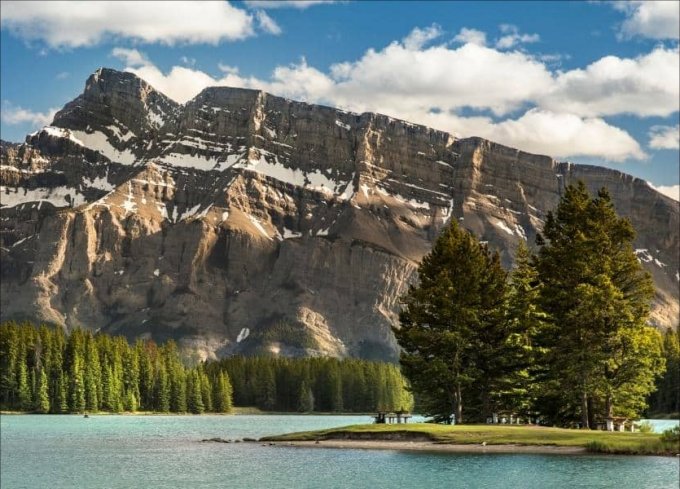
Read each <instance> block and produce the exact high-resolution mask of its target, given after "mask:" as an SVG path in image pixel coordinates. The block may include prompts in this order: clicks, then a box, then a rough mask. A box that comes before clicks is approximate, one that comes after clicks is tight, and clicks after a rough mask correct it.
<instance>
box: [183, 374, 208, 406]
mask: <svg viewBox="0 0 680 489" xmlns="http://www.w3.org/2000/svg"><path fill="white" fill-rule="evenodd" d="M187 407H188V408H189V412H191V413H194V414H201V413H203V412H204V411H205V405H204V404H203V392H202V389H201V377H200V375H199V373H198V371H196V370H192V371H191V372H190V373H189V374H188V375H187Z"/></svg>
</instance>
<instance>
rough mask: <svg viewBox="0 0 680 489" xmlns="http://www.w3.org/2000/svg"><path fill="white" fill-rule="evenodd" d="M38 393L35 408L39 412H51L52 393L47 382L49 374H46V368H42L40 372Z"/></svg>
mask: <svg viewBox="0 0 680 489" xmlns="http://www.w3.org/2000/svg"><path fill="white" fill-rule="evenodd" d="M36 390H37V393H36V400H35V401H36V402H35V410H36V411H37V412H39V413H43V414H44V413H49V412H50V394H49V386H48V384H47V374H45V369H44V368H41V369H40V373H39V374H38V387H37V389H36Z"/></svg>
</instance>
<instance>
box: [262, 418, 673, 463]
mask: <svg viewBox="0 0 680 489" xmlns="http://www.w3.org/2000/svg"><path fill="white" fill-rule="evenodd" d="M260 441H261V442H269V443H272V444H281V445H288V446H290V445H293V446H303V447H325V448H363V449H388V450H390V449H391V450H418V451H439V452H464V453H546V454H549V453H554V454H584V453H607V454H621V455H667V456H675V455H677V454H678V451H679V447H678V441H677V439H676V438H674V437H673V435H671V434H666V433H664V434H663V435H659V434H658V433H629V432H609V431H594V430H573V429H565V428H552V427H545V426H536V425H520V426H517V425H455V426H452V425H441V424H432V423H415V424H409V425H405V424H364V425H352V426H345V427H340V428H333V429H328V430H318V431H303V432H299V433H288V434H284V435H278V436H268V437H264V438H261V439H260Z"/></svg>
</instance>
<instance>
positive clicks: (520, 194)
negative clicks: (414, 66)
mask: <svg viewBox="0 0 680 489" xmlns="http://www.w3.org/2000/svg"><path fill="white" fill-rule="evenodd" d="M0 149H1V151H0V164H1V165H2V166H0V185H1V187H0V203H1V205H2V207H1V208H0V230H1V231H2V232H1V233H0V245H1V259H2V272H1V273H2V276H1V278H2V282H1V285H0V287H1V288H0V292H1V303H0V305H1V314H2V319H8V318H31V319H37V320H43V321H49V322H52V323H57V324H61V325H65V326H66V327H68V328H75V327H83V328H88V329H92V330H96V329H101V330H103V331H107V332H111V333H121V334H124V335H126V336H128V337H130V338H134V337H145V338H153V339H155V340H157V341H163V340H165V339H168V338H173V339H176V340H179V341H180V343H181V344H183V345H184V346H185V347H187V348H188V349H189V350H191V351H193V352H195V353H196V354H197V355H198V356H199V357H201V358H205V357H213V356H222V355H229V354H234V353H245V354H255V353H258V352H265V351H266V352H269V353H275V354H280V355H335V356H359V357H363V358H379V359H392V360H394V359H396V357H397V344H396V342H395V340H394V336H393V334H392V332H391V328H392V327H393V326H397V325H398V320H397V315H398V311H399V307H400V304H399V297H400V296H401V295H402V294H404V292H405V291H406V290H407V287H408V285H409V284H410V283H412V282H414V281H415V280H416V279H417V274H416V267H417V263H418V261H419V260H420V259H421V258H422V256H423V255H424V254H425V253H427V251H428V250H429V249H430V247H431V245H432V242H433V240H434V239H435V238H436V236H437V235H438V233H439V231H440V230H441V229H442V227H443V226H445V225H446V224H447V223H448V222H449V221H450V220H451V219H455V220H457V221H458V222H459V223H460V224H461V225H462V226H464V227H466V228H468V229H470V230H471V231H473V232H474V233H475V234H476V235H477V236H478V237H479V239H481V240H482V241H487V242H488V243H489V246H491V247H492V248H493V249H497V250H499V252H500V253H501V256H502V259H503V263H504V265H506V266H511V264H512V256H513V253H514V249H515V247H516V246H517V244H518V242H519V241H520V240H525V239H526V240H528V242H529V243H530V244H533V243H534V239H535V237H536V234H537V232H539V230H540V229H541V227H542V225H543V220H544V219H545V214H546V212H547V211H549V210H551V209H553V208H554V207H555V206H556V205H557V203H558V201H559V198H560V195H561V194H562V192H563V190H564V188H565V185H566V184H568V183H571V182H575V181H576V180H577V179H582V180H584V181H585V182H586V183H587V185H588V186H589V187H590V188H591V190H595V189H597V188H599V187H602V186H606V187H608V188H609V190H610V192H611V193H612V195H613V198H614V201H615V203H616V206H617V209H618V211H619V212H620V213H621V214H623V215H625V216H627V217H629V218H630V219H631V221H632V222H633V225H634V226H635V228H636V229H637V230H638V237H637V243H636V248H637V249H638V257H639V259H640V261H641V262H642V263H643V264H644V266H645V268H647V269H648V270H649V271H650V272H651V273H652V275H653V277H654V280H655V283H656V285H657V296H656V300H655V303H654V312H653V316H652V319H653V321H654V323H655V324H656V325H658V326H660V327H668V326H674V325H675V324H676V323H677V317H678V297H677V291H678V275H677V273H678V253H677V250H678V248H679V246H680V243H679V242H678V203H677V202H675V201H673V200H671V199H669V198H668V197H665V196H663V195H661V194H660V193H658V192H656V191H655V190H654V189H653V188H651V187H650V186H649V185H648V184H647V183H646V182H644V181H642V180H639V179H636V178H633V177H631V176H629V175H625V174H623V173H620V172H616V171H612V170H607V169H604V168H600V167H592V166H580V165H573V164H570V163H561V162H557V161H555V160H553V159H551V158H549V157H547V156H539V155H532V154H528V153H523V152H521V151H519V150H516V149H512V148H508V147H505V146H501V145H498V144H495V143H492V142H490V141H486V140H483V139H479V138H470V139H459V140H457V139H455V138H454V137H453V136H451V135H450V134H448V133H444V132H441V131H436V130H433V129H429V128H427V127H424V126H419V125H414V124H410V123H408V122H404V121H400V120H396V119H392V118H390V117H387V116H383V115H378V114H354V113H348V112H344V111H340V110H336V109H333V108H329V107H322V106H317V105H309V104H305V103H300V102H294V101H291V100H287V99H284V98H280V97H275V96H272V95H269V94H266V93H263V92H260V91H255V90H245V89H234V88H209V89H206V90H204V91H203V92H201V93H200V94H199V95H198V96H197V97H196V98H194V99H193V100H191V101H190V102H188V103H186V104H185V105H179V104H176V103H175V102H173V101H171V100H170V99H168V98H167V97H165V96H164V95H162V94H161V93H159V92H157V91H155V90H154V89H153V88H152V87H151V86H149V85H148V84H146V83H145V82H144V81H142V80H141V79H139V78H137V77H136V76H135V75H132V74H130V73H121V72H117V71H113V70H107V69H102V70H98V71H97V72H96V73H95V74H93V75H92V76H91V77H90V78H89V79H88V80H87V83H86V87H85V91H84V92H83V94H82V95H80V96H79V97H78V98H76V99H75V100H74V101H72V102H70V103H69V104H67V105H66V106H65V107H64V109H63V110H62V111H60V112H59V113H58V114H57V115H56V116H55V118H54V121H53V123H52V125H50V126H47V127H45V128H43V129H42V130H40V131H38V132H36V133H34V134H32V135H30V136H28V137H27V138H26V143H24V144H21V145H17V144H12V143H4V142H3V143H2V145H1V147H0Z"/></svg>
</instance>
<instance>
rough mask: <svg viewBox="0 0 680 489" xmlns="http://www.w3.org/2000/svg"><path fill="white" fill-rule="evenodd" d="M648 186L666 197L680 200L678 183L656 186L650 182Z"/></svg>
mask: <svg viewBox="0 0 680 489" xmlns="http://www.w3.org/2000/svg"><path fill="white" fill-rule="evenodd" d="M650 186H651V187H652V188H653V189H654V190H656V191H657V192H659V193H662V194H664V195H665V196H666V197H670V198H671V199H673V200H678V201H680V185H660V186H658V187H657V186H655V185H652V184H651V183H650Z"/></svg>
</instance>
